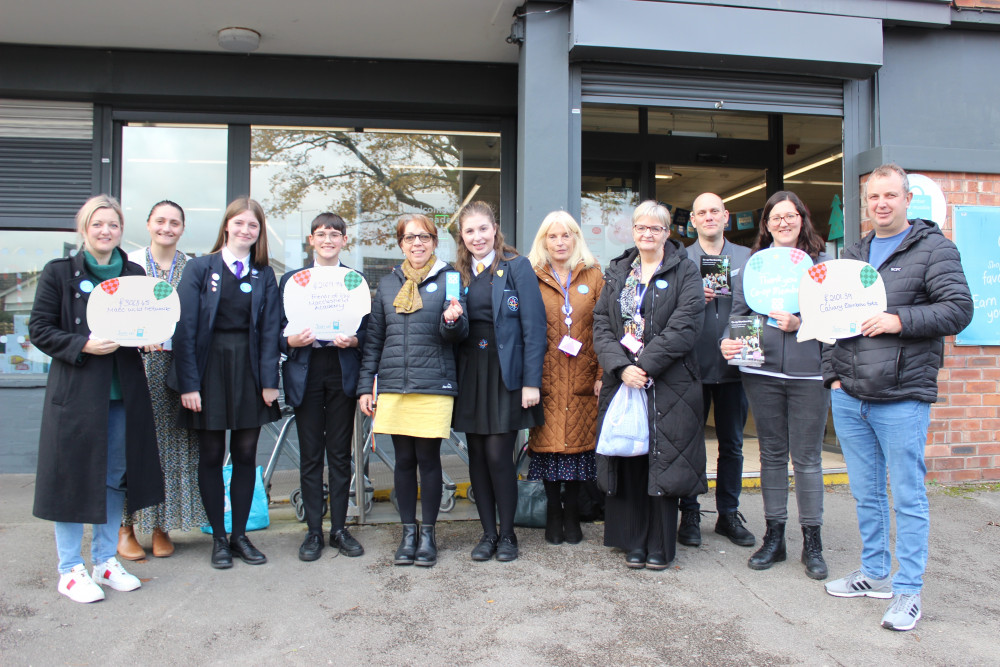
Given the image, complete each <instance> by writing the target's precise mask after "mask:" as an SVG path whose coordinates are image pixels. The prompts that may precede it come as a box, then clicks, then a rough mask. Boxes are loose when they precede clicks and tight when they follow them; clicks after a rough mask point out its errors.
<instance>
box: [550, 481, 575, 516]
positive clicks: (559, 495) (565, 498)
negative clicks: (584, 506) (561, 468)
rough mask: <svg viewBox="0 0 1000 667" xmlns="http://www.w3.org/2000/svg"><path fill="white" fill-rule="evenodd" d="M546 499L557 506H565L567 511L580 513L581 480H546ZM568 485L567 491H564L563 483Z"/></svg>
mask: <svg viewBox="0 0 1000 667" xmlns="http://www.w3.org/2000/svg"><path fill="white" fill-rule="evenodd" d="M544 484H545V499H546V500H547V501H548V502H549V503H551V504H553V505H554V506H556V507H561V508H564V509H565V510H566V511H567V512H569V513H573V514H579V506H580V482H560V481H558V480H556V481H549V480H545V482H544ZM563 484H565V485H566V493H563V492H562V485H563Z"/></svg>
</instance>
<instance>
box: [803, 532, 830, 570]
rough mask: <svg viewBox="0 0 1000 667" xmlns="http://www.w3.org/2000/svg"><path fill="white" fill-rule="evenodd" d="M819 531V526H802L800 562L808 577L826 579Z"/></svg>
mask: <svg viewBox="0 0 1000 667" xmlns="http://www.w3.org/2000/svg"><path fill="white" fill-rule="evenodd" d="M819 531H820V527H819V526H802V564H803V565H805V566H806V576H807V577H809V578H810V579H826V576H827V574H828V570H827V567H826V561H825V560H823V540H822V539H821V538H820V535H819Z"/></svg>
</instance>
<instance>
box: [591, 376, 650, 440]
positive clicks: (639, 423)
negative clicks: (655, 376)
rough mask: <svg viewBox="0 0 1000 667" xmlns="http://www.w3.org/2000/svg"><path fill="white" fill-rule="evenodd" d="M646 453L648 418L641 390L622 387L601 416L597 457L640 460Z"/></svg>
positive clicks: (644, 397) (644, 393)
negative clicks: (638, 458)
mask: <svg viewBox="0 0 1000 667" xmlns="http://www.w3.org/2000/svg"><path fill="white" fill-rule="evenodd" d="M647 452H649V418H648V417H647V415H646V391H645V389H633V388H632V387H629V386H626V385H625V384H622V385H620V386H619V387H618V391H617V392H615V395H614V396H613V397H612V398H611V404H610V405H608V409H607V411H606V412H605V413H604V422H603V424H602V425H601V437H599V438H598V439H597V453H598V454H602V455H604V456H642V455H643V454H646V453H647Z"/></svg>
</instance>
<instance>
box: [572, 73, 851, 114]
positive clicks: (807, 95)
mask: <svg viewBox="0 0 1000 667" xmlns="http://www.w3.org/2000/svg"><path fill="white" fill-rule="evenodd" d="M581 93H582V101H583V102H584V103H591V104H628V105H637V106H660V107H676V108H686V109H722V110H726V111H730V110H731V111H758V112H765V113H789V114H809V115H819V116H843V115H844V84H843V82H842V81H839V80H835V79H821V78H816V77H792V76H778V75H767V74H755V73H743V72H727V73H721V72H707V71H694V70H675V69H661V68H657V67H642V66H624V65H597V64H594V65H589V64H588V65H584V66H583V68H582V72H581ZM720 102H721V107H720V106H719V103H720Z"/></svg>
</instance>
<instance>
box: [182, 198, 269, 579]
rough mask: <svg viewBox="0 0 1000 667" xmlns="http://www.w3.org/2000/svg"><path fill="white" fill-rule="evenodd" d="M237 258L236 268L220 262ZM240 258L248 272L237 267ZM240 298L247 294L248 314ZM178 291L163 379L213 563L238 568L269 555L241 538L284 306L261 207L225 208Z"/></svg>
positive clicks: (244, 203)
mask: <svg viewBox="0 0 1000 667" xmlns="http://www.w3.org/2000/svg"><path fill="white" fill-rule="evenodd" d="M241 257H242V259H241V260H240V262H239V264H240V266H239V267H238V268H234V267H231V266H229V265H228V263H227V259H224V258H229V259H232V258H237V259H239V258H241ZM244 262H245V263H246V264H247V265H248V266H242V264H243V263H244ZM234 264H236V262H234ZM237 271H238V273H237ZM241 293H242V295H246V294H249V297H250V299H249V301H250V303H249V313H247V305H246V301H245V297H244V296H242V295H241ZM177 294H178V297H179V298H180V302H181V318H180V321H179V322H178V325H177V329H176V331H175V333H174V338H173V346H174V368H173V370H174V372H173V373H170V376H169V377H168V383H170V384H171V387H172V388H173V389H175V390H176V391H178V392H179V393H180V394H181V410H180V414H179V415H178V423H179V425H181V426H185V427H187V428H194V429H196V430H197V431H198V439H199V442H200V460H199V463H198V482H199V487H200V489H201V497H202V503H203V504H204V505H205V512H206V514H207V515H208V519H209V523H211V525H212V534H213V548H212V559H211V564H212V567H215V568H218V569H224V568H229V567H232V562H233V561H232V554H233V553H235V554H236V555H237V556H239V557H240V558H242V559H243V561H244V562H246V563H249V564H252V565H259V564H262V563H265V562H267V558H266V557H265V556H264V554H262V553H260V551H258V550H257V549H256V547H254V546H253V544H251V543H250V540H249V539H247V537H246V532H245V531H246V523H247V519H248V516H249V514H250V504H251V501H252V499H253V489H254V482H255V477H256V472H255V470H256V458H257V439H258V437H259V435H260V427H261V426H262V425H263V424H266V423H268V422H270V421H275V420H277V419H278V418H280V414H281V413H280V408H279V405H278V358H279V352H278V336H279V332H280V325H281V309H280V308H281V306H280V303H279V301H278V299H279V294H278V285H277V281H276V280H275V276H274V270H273V269H271V267H270V266H269V265H268V253H267V229H266V227H265V220H264V211H263V209H262V208H261V206H260V204H258V203H257V202H256V201H254V200H253V199H250V198H248V197H243V198H240V199H237V200H235V201H233V202H232V203H231V204H229V206H228V207H227V208H226V212H225V215H224V216H223V220H222V226H221V227H220V229H219V236H218V238H217V239H216V242H215V246H214V247H213V248H212V251H211V253H210V254H208V255H204V256H202V257H196V258H195V259H192V260H191V261H189V262H188V263H187V266H186V267H185V269H184V275H183V277H182V278H181V282H180V284H179V285H178V287H177ZM224 295H226V296H225V297H224ZM220 318H221V319H220ZM244 323H246V330H245V334H244V330H243V328H242V327H243V325H244ZM227 430H228V431H231V437H230V443H229V448H230V457H231V459H232V463H233V472H232V481H231V483H230V500H231V503H232V533H231V539H230V540H228V541H227V540H226V526H225V510H224V508H225V486H224V483H223V477H222V463H223V461H224V460H225V452H226V431H227Z"/></svg>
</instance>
